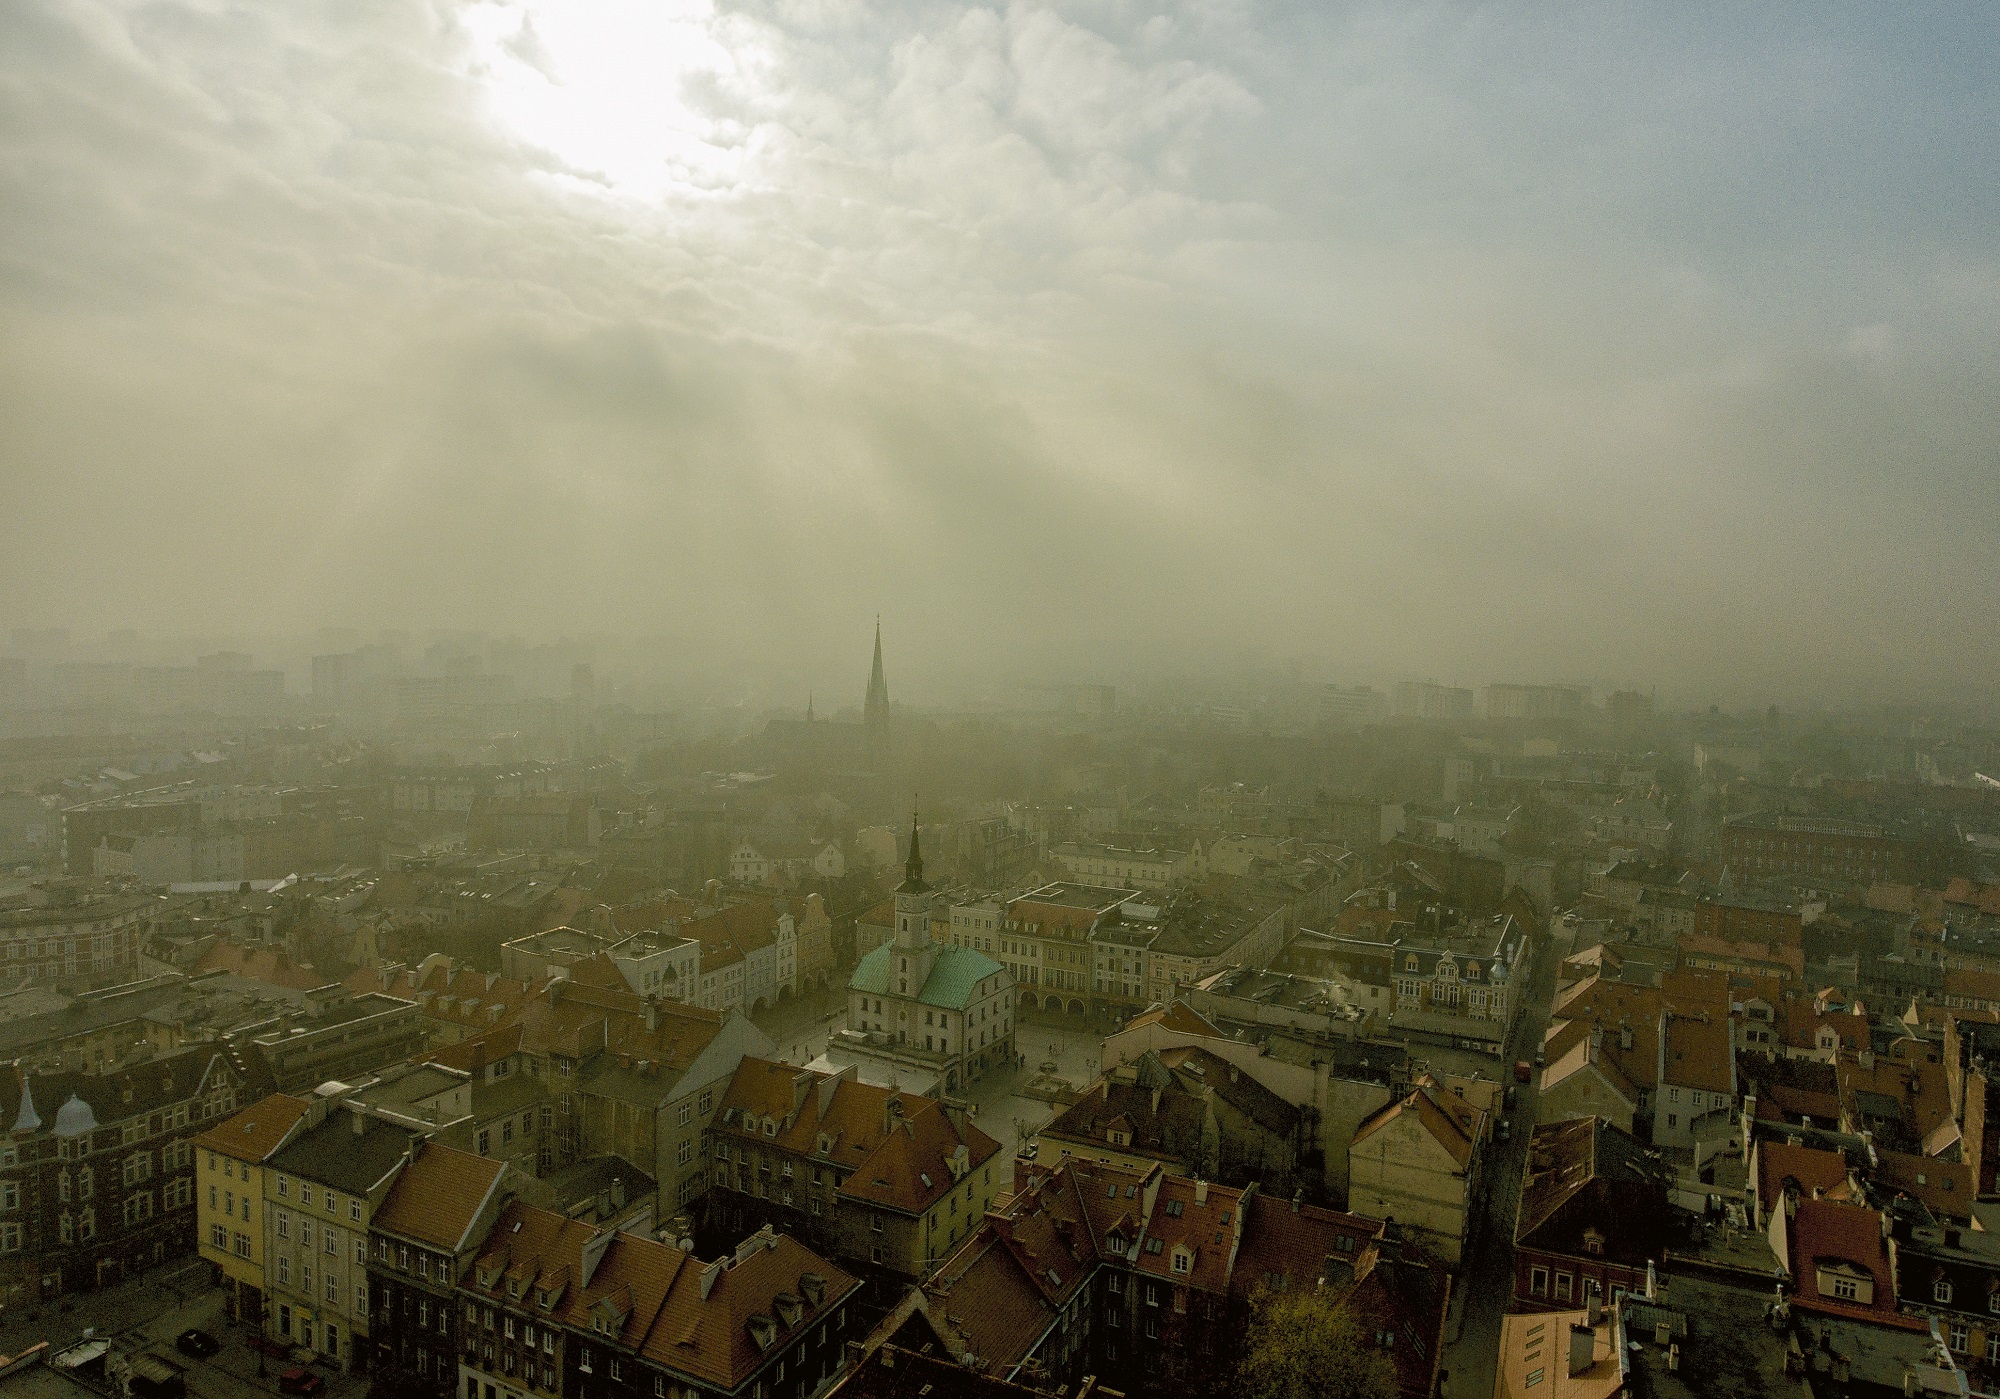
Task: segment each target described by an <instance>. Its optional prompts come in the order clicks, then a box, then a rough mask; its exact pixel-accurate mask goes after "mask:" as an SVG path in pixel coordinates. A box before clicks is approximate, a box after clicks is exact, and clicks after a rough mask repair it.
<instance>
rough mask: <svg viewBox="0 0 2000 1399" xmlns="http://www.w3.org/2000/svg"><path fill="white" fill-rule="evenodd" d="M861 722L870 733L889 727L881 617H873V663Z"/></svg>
mask: <svg viewBox="0 0 2000 1399" xmlns="http://www.w3.org/2000/svg"><path fill="white" fill-rule="evenodd" d="M861 722H862V724H863V725H864V726H865V727H866V728H867V730H868V732H869V733H871V734H884V733H887V732H888V729H889V679H888V676H887V674H885V673H884V671H883V669H882V618H881V615H880V614H879V613H878V614H877V615H876V618H875V665H874V667H873V668H872V669H871V670H870V671H869V672H868V698H867V700H866V701H864V702H863V704H862V706H861Z"/></svg>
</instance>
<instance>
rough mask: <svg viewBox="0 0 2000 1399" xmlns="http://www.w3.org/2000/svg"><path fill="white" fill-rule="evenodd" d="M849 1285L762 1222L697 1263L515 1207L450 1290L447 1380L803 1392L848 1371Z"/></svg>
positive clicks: (798, 1398) (655, 1397) (481, 1389)
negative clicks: (453, 1355)
mask: <svg viewBox="0 0 2000 1399" xmlns="http://www.w3.org/2000/svg"><path fill="white" fill-rule="evenodd" d="M858 1287H859V1284H858V1283H857V1282H856V1281H855V1279H854V1278H853V1277H851V1276H849V1275H848V1274H847V1273H845V1272H843V1271H842V1270H841V1269H839V1268H838V1267H836V1266H834V1265H833V1264H831V1263H828V1262H826V1261H825V1260H823V1259H821V1258H819V1257H817V1256H816V1255H814V1254H813V1253H812V1252H810V1251H809V1250H807V1249H806V1248H804V1247H803V1246H802V1245H800V1244H798V1243H795V1242H794V1241H792V1240H791V1239H788V1238H784V1237H782V1236H779V1235H776V1234H772V1233H770V1232H768V1231H764V1232H760V1233H756V1234H752V1235H750V1236H749V1237H748V1238H745V1239H744V1240H743V1241H742V1242H741V1243H740V1244H738V1246H737V1247H736V1249H735V1250H734V1252H733V1253H730V1254H727V1255H724V1256H722V1257H720V1258H716V1259H714V1260H713V1261H710V1262H707V1263H704V1262H702V1261H701V1260H700V1259H698V1258H696V1257H695V1256H694V1255H693V1254H692V1253H691V1252H689V1251H688V1250H686V1249H684V1248H679V1247H676V1246H675V1245H673V1244H668V1243H660V1242H656V1241H654V1240H652V1239H649V1238H646V1237H644V1236H642V1235H635V1234H626V1233H620V1232H618V1231H615V1230H610V1229H603V1228H598V1227H595V1226H591V1225H587V1224H584V1223H582V1222H580V1221H577V1220H572V1219H568V1218H566V1217H564V1216H562V1215H559V1214H554V1213H551V1212H550V1211H547V1210H541V1209H536V1208H533V1207H531V1206H527V1205H522V1204H514V1205H511V1206H509V1207H508V1208H507V1209H506V1210H505V1211H504V1212H503V1213H502V1214H501V1215H500V1216H499V1218H498V1219H497V1221H496V1222H495V1224H494V1225H493V1227H492V1228H491V1229H490V1230H488V1231H487V1232H486V1233H485V1234H484V1236H483V1238H482V1239H481V1240H480V1242H479V1244H478V1246H477V1247H476V1249H475V1258H474V1260H473V1262H472V1265H471V1266H470V1267H469V1268H468V1269H467V1270H466V1272H465V1275H464V1277H463V1278H462V1279H461V1280H460V1281H459V1284H458V1287H457V1296H458V1308H457V1324H458V1326H459V1331H460V1336H461V1341H460V1346H459V1354H458V1371H457V1375H458V1383H457V1385H456V1389H457V1391H458V1392H459V1393H462V1394H465V1395H467V1396H476V1399H485V1396H487V1395H489V1394H491V1395H493V1396H495V1399H499V1397H500V1396H503V1395H504V1396H508V1397H509V1399H525V1396H527V1395H531V1394H533V1395H564V1396H579V1397H580V1396H584V1395H588V1396H591V1399H723V1397H724V1396H728V1397H729V1399H734V1396H738V1395H741V1396H746V1397H747V1396H752V1395H755V1396H758V1399H813V1396H815V1395H818V1394H821V1393H823V1392H824V1391H825V1390H826V1389H827V1388H829V1387H830V1386H831V1384H832V1383H833V1382H834V1381H835V1380H836V1379H837V1378H838V1377H839V1376H840V1374H841V1372H842V1370H843V1369H844V1367H845V1360H846V1342H847V1341H848V1340H849V1339H850V1338H851V1337H852V1335H853V1334H854V1331H855V1329H856V1328H857V1327H858V1326H859V1323H860V1312H859V1309H858V1307H855V1306H854V1305H852V1303H853V1300H854V1296H855V1292H856V1290H857V1289H858Z"/></svg>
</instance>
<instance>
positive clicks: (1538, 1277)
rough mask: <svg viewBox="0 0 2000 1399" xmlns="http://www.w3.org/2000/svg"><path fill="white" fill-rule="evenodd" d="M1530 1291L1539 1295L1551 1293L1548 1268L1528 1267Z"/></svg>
mask: <svg viewBox="0 0 2000 1399" xmlns="http://www.w3.org/2000/svg"><path fill="white" fill-rule="evenodd" d="M1528 1291H1529V1292H1531V1293H1533V1294H1534V1295H1535V1296H1537V1297H1546V1296H1548V1295H1549V1270H1548V1269H1547V1268H1530V1269H1528Z"/></svg>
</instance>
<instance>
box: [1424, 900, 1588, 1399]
mask: <svg viewBox="0 0 2000 1399" xmlns="http://www.w3.org/2000/svg"><path fill="white" fill-rule="evenodd" d="M1573 937H1574V933H1573V931H1572V930H1571V929H1569V928H1565V927H1562V926H1561V925H1557V927H1556V928H1555V931H1554V933H1553V935H1552V936H1551V937H1550V938H1549V940H1548V943H1547V944H1546V950H1545V951H1544V953H1543V955H1542V957H1541V959H1540V961H1539V962H1538V963H1537V965H1536V967H1535V970H1534V975H1533V976H1532V977H1531V978H1530V980H1529V990H1528V994H1527V996H1526V998H1525V999H1524V1001H1523V1003H1522V1007H1521V1015H1520V1018H1519V1019H1518V1020H1517V1021H1516V1022H1515V1026H1514V1035H1513V1039H1512V1040H1511V1041H1510V1043H1509V1048H1508V1052H1507V1054H1506V1055H1505V1057H1504V1060H1503V1065H1502V1067H1503V1071H1504V1072H1505V1073H1506V1075H1507V1081H1508V1082H1512V1081H1513V1069H1514V1063H1515V1061H1516V1060H1520V1059H1525V1060H1527V1061H1528V1062H1529V1063H1531V1064H1532V1063H1533V1062H1534V1059H1535V1053H1536V1050H1537V1049H1538V1048H1539V1047H1540V1045H1541V1042H1542V1035H1543V1034H1544V1033H1545V1032H1546V1031H1547V1029H1548V1024H1549V1011H1550V1009H1551V1007H1552V1004H1553V1002H1554V1000H1555V981H1556V965H1557V963H1559V962H1561V961H1562V959H1563V958H1565V957H1567V956H1569V954H1570V951H1571V947H1570V944H1571V941H1572V938H1573ZM1540 1091H1541V1085H1540V1078H1539V1075H1536V1076H1535V1077H1534V1078H1532V1079H1531V1081H1530V1082H1528V1083H1524V1084H1521V1085H1520V1092H1519V1094H1518V1097H1517V1101H1516V1103H1515V1107H1514V1111H1513V1112H1512V1113H1510V1114H1509V1115H1508V1116H1509V1119H1510V1120H1511V1121H1512V1123H1513V1132H1514V1139H1513V1140H1512V1141H1511V1142H1506V1143H1501V1142H1495V1143H1494V1144H1493V1145H1494V1155H1493V1156H1492V1158H1491V1159H1490V1161H1489V1164H1488V1168H1487V1169H1488V1174H1487V1178H1486V1180H1487V1207H1486V1213H1485V1216H1484V1218H1483V1219H1482V1220H1481V1222H1480V1225H1479V1229H1478V1233H1477V1236H1476V1237H1475V1238H1474V1239H1471V1240H1468V1241H1467V1248H1466V1257H1467V1259H1468V1260H1469V1264H1468V1266H1467V1268H1466V1269H1465V1271H1464V1272H1463V1273H1461V1274H1460V1275H1459V1278H1458V1282H1457V1293H1456V1296H1455V1297H1454V1298H1453V1301H1452V1316H1451V1319H1450V1321H1448V1322H1447V1323H1446V1327H1445V1335H1446V1337H1447V1341H1446V1345H1445V1352H1444V1369H1445V1372H1446V1374H1447V1378H1446V1379H1445V1381H1444V1384H1443V1385H1442V1393H1443V1395H1444V1399H1487V1396H1489V1395H1491V1394H1492V1393H1493V1378H1494V1362H1495V1358H1496V1355H1495V1350H1496V1347H1497V1346H1498V1345H1499V1343H1500V1318H1501V1317H1502V1316H1504V1315H1505V1314H1506V1311H1507V1304H1508V1302H1509V1301H1510V1300H1511V1298H1512V1297H1513V1292H1514V1217H1515V1211H1516V1208H1517V1206H1518V1204H1519V1201H1520V1197H1521V1176H1522V1173H1523V1171H1524V1169H1525V1168H1526V1166H1527V1161H1528V1140H1529V1138H1530V1137H1531V1136H1532V1135H1533V1133H1534V1126H1535V1112H1536V1106H1537V1099H1538V1098H1539V1096H1540Z"/></svg>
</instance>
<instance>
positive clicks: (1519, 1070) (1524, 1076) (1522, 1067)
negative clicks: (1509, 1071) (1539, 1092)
mask: <svg viewBox="0 0 2000 1399" xmlns="http://www.w3.org/2000/svg"><path fill="white" fill-rule="evenodd" d="M1533 1073H1534V1070H1532V1069H1530V1068H1529V1067H1528V1061H1527V1060H1526V1059H1516V1060H1515V1061H1514V1077H1515V1079H1516V1080H1518V1081H1519V1082H1521V1083H1526V1082H1527V1081H1528V1079H1529V1077H1530V1076H1531V1075H1532V1074H1533Z"/></svg>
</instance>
